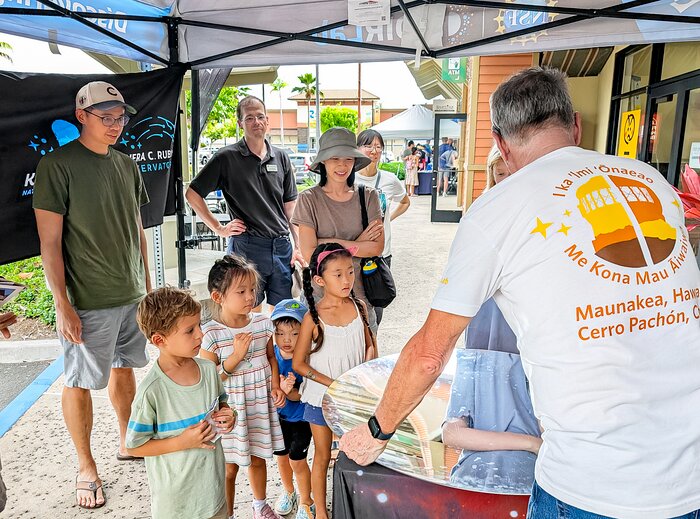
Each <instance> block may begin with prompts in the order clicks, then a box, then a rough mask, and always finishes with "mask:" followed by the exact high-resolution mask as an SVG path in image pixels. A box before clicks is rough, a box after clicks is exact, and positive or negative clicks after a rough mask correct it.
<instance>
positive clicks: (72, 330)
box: [56, 305, 83, 344]
mask: <svg viewBox="0 0 700 519" xmlns="http://www.w3.org/2000/svg"><path fill="white" fill-rule="evenodd" d="M56 329H57V330H58V332H59V333H60V334H61V335H63V337H65V338H66V339H68V340H69V341H70V342H72V343H73V344H82V343H83V323H81V322H80V317H78V314H77V312H76V311H75V309H74V308H73V307H72V306H71V305H64V306H61V307H60V309H59V308H58V307H57V308H56Z"/></svg>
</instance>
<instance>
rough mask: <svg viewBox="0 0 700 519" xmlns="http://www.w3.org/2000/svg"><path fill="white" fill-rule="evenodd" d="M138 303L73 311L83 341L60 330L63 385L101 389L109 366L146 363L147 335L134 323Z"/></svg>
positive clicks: (106, 380)
mask: <svg viewBox="0 0 700 519" xmlns="http://www.w3.org/2000/svg"><path fill="white" fill-rule="evenodd" d="M137 307H138V305H137V304H132V305H126V306H117V307H115V308H104V309H101V310H76V312H77V313H78V317H80V324H81V325H82V327H83V331H82V339H83V344H73V343H72V342H70V341H69V340H68V339H66V338H65V337H63V336H62V335H61V334H60V333H59V334H58V338H59V340H60V342H61V345H62V346H63V373H64V374H65V380H64V384H65V386H66V387H79V388H82V389H104V388H105V387H107V384H108V382H109V375H110V372H111V369H112V368H142V367H144V366H145V365H146V364H148V353H146V337H144V335H143V333H141V330H139V327H138V325H137V324H136V308H137Z"/></svg>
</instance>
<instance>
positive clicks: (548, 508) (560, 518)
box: [527, 482, 700, 519]
mask: <svg viewBox="0 0 700 519" xmlns="http://www.w3.org/2000/svg"><path fill="white" fill-rule="evenodd" d="M527 519H611V518H610V517H608V516H605V515H598V514H594V513H592V512H586V511H585V510H581V509H580V508H576V507H575V506H571V505H567V504H566V503H564V502H563V501H559V500H558V499H557V498H556V497H554V496H552V495H551V494H549V493H547V492H546V491H545V490H542V487H540V486H539V485H538V484H537V482H535V484H534V485H533V486H532V494H531V495H530V504H529V505H528V507H527ZM673 519H700V510H696V511H694V512H690V513H687V514H685V515H681V516H678V517H675V518H673Z"/></svg>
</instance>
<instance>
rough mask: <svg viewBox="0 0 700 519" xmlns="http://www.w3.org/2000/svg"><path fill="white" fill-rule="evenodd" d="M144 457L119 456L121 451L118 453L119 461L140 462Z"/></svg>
mask: <svg viewBox="0 0 700 519" xmlns="http://www.w3.org/2000/svg"><path fill="white" fill-rule="evenodd" d="M142 459H143V456H129V455H128V454H119V451H117V460H118V461H138V460H142Z"/></svg>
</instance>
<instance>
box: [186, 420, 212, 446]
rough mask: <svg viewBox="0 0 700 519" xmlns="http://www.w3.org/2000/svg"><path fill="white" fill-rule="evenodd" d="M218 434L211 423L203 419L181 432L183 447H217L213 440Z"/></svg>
mask: <svg viewBox="0 0 700 519" xmlns="http://www.w3.org/2000/svg"><path fill="white" fill-rule="evenodd" d="M215 436H216V431H214V430H212V427H211V425H210V424H209V423H207V422H205V421H201V422H199V423H196V424H194V425H190V426H189V427H188V428H187V429H185V430H184V431H182V433H180V441H181V442H182V448H183V449H208V450H213V449H215V448H216V446H215V445H214V444H212V443H211V440H213V439H214V437H215Z"/></svg>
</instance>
